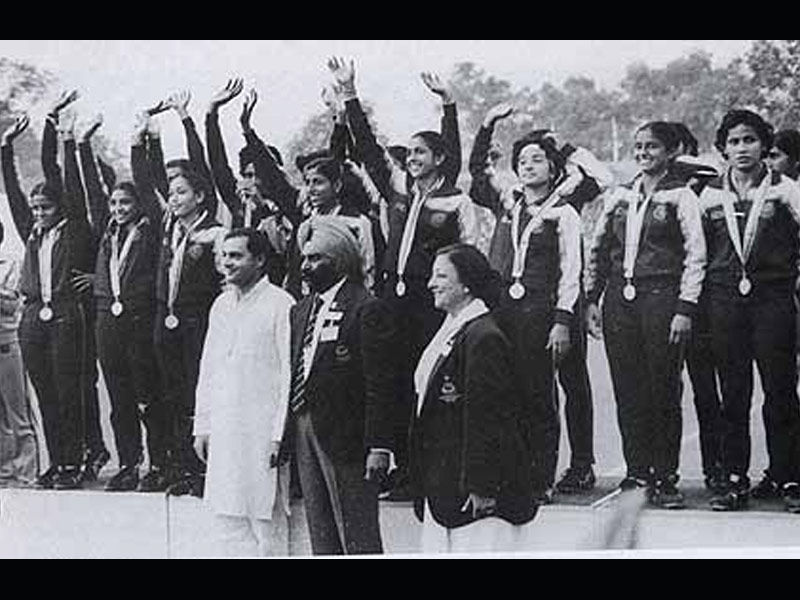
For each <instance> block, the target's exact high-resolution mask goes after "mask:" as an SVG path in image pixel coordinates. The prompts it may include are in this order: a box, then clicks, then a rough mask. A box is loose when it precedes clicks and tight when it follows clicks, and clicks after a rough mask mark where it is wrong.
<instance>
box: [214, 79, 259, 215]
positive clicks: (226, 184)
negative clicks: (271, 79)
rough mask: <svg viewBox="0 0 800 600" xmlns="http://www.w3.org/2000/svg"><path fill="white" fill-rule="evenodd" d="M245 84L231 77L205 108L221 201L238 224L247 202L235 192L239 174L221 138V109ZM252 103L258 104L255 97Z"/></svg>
mask: <svg viewBox="0 0 800 600" xmlns="http://www.w3.org/2000/svg"><path fill="white" fill-rule="evenodd" d="M242 88H243V83H242V80H241V79H230V80H228V84H227V85H226V86H225V87H224V88H223V89H222V90H220V91H219V92H217V93H216V94H214V96H213V97H212V99H211V104H210V105H209V107H208V111H207V112H206V145H207V146H208V158H209V161H210V162H211V175H212V178H213V181H214V185H215V186H216V188H217V190H219V194H220V196H221V197H222V202H223V203H224V204H225V206H227V207H228V210H229V211H230V212H231V216H232V218H233V224H234V226H235V227H239V226H241V225H242V224H243V222H244V206H243V204H242V201H241V199H240V198H239V195H238V194H237V193H236V176H235V175H234V173H233V170H232V169H231V168H230V165H229V164H228V155H227V153H226V152H225V142H224V141H223V139H222V131H221V130H220V127H219V109H220V108H221V107H222V106H224V105H225V104H227V103H228V102H230V101H231V100H233V99H234V98H235V97H236V96H238V95H239V94H240V93H241V91H242ZM253 104H255V100H254V101H253ZM246 106H247V101H246V100H245V107H246ZM251 110H252V108H251Z"/></svg>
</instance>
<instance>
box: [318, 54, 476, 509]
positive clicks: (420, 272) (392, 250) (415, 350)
mask: <svg viewBox="0 0 800 600" xmlns="http://www.w3.org/2000/svg"><path fill="white" fill-rule="evenodd" d="M328 67H329V68H330V69H331V72H332V73H333V75H334V77H335V79H336V81H337V83H338V84H339V85H341V86H342V88H343V98H344V100H345V111H346V113H347V120H348V124H349V125H350V129H351V131H352V133H353V138H354V139H355V145H356V150H357V152H358V155H359V156H360V157H361V158H362V160H363V161H364V167H365V169H366V171H367V172H368V173H369V174H370V177H371V178H372V180H373V182H374V183H375V187H376V188H377V189H378V191H379V192H380V194H381V196H383V199H384V200H385V201H386V212H387V220H388V236H387V238H388V239H387V244H386V254H385V256H384V259H383V264H382V265H380V268H379V269H378V270H377V278H378V282H377V285H378V287H379V289H380V290H381V297H382V298H383V299H384V300H385V301H386V302H388V303H389V306H390V307H391V310H392V313H393V314H394V316H395V319H397V321H396V322H397V327H398V330H399V331H402V332H403V334H404V335H403V336H402V339H400V340H398V351H397V356H398V357H400V358H399V360H400V361H401V364H398V365H397V369H398V386H397V388H398V398H397V411H398V412H397V417H396V427H397V429H396V438H395V439H396V442H395V448H396V449H397V452H396V454H397V460H398V469H399V472H400V475H399V476H398V477H397V480H398V482H399V483H398V487H399V488H402V485H403V482H402V480H403V471H404V470H405V467H406V466H407V455H408V452H407V448H408V434H409V429H410V426H411V420H412V418H413V407H414V385H413V373H414V369H415V368H416V365H417V362H418V361H419V357H420V356H421V355H422V351H423V350H424V349H425V347H426V346H427V345H428V342H430V340H431V338H433V336H434V334H435V333H436V331H437V329H438V328H439V326H440V325H441V323H442V320H443V316H442V313H441V312H439V311H437V310H436V308H435V307H434V304H433V296H432V295H431V292H430V290H429V289H428V288H427V283H428V280H429V279H430V276H431V268H432V265H433V260H434V257H435V255H436V252H437V251H438V250H439V249H440V248H443V247H444V246H448V245H451V244H455V243H458V242H462V243H468V244H474V243H475V242H476V241H477V237H478V236H477V234H478V227H477V220H476V215H475V207H474V205H473V203H472V201H471V200H470V198H469V196H467V195H466V194H464V193H463V192H462V191H461V190H459V189H458V188H456V187H455V186H454V184H455V179H456V177H457V175H458V171H459V169H460V165H461V155H460V143H459V142H458V127H457V124H456V123H457V121H456V115H455V104H454V103H453V102H452V100H451V99H450V94H449V93H448V92H447V90H446V89H445V88H444V87H441V86H440V84H437V83H435V81H434V80H431V79H430V78H428V77H423V79H425V80H426V83H427V84H428V86H429V87H431V89H433V90H434V91H435V92H436V93H437V94H439V95H440V96H442V100H443V103H444V105H445V113H446V116H447V114H448V113H449V114H450V115H451V118H450V119H449V120H448V122H449V123H451V126H449V127H448V128H447V129H446V130H443V132H442V134H439V133H437V132H433V131H421V132H418V133H416V134H414V135H413V136H412V137H411V140H410V142H409V145H408V149H407V150H408V151H407V156H406V167H407V172H406V173H402V172H400V173H398V172H393V170H392V168H391V167H390V165H389V163H387V161H386V153H385V152H384V149H383V148H382V147H381V146H380V145H379V144H378V141H377V139H376V138H375V134H374V133H373V132H372V130H371V128H370V125H369V122H368V120H367V118H366V115H365V113H364V111H363V109H362V107H361V103H360V101H359V99H358V94H357V92H356V86H355V70H354V68H353V65H352V63H350V64H347V63H345V62H344V61H343V60H337V59H331V61H330V62H329V63H328ZM436 90H438V91H436ZM443 124H444V120H443ZM456 149H458V151H457V152H456ZM406 175H407V176H408V178H409V180H410V183H411V185H410V186H408V182H407V180H406ZM404 491H405V490H402V489H399V490H398V493H397V494H395V498H396V499H398V500H399V499H403V495H404V494H403V492H404Z"/></svg>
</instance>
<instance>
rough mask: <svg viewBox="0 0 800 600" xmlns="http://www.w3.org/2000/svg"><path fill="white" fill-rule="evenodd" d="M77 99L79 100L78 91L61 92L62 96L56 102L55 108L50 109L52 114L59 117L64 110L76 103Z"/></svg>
mask: <svg viewBox="0 0 800 600" xmlns="http://www.w3.org/2000/svg"><path fill="white" fill-rule="evenodd" d="M77 99H78V90H70V91H68V92H67V91H65V92H61V95H60V96H59V97H58V100H56V102H55V104H53V107H52V108H51V109H50V114H51V115H57V114H58V113H60V112H61V111H62V110H64V109H65V108H67V106H69V105H70V104H72V103H73V102H75V100H77Z"/></svg>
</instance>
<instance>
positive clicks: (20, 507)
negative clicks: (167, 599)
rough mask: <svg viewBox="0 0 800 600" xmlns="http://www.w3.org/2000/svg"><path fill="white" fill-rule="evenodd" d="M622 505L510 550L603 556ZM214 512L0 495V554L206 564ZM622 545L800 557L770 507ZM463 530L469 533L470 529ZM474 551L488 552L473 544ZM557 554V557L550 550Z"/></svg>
mask: <svg viewBox="0 0 800 600" xmlns="http://www.w3.org/2000/svg"><path fill="white" fill-rule="evenodd" d="M292 512H293V514H292V518H291V522H290V554H291V555H292V556H307V555H310V554H311V551H310V544H309V539H308V531H307V528H306V525H305V515H304V512H303V506H302V502H297V503H296V504H294V505H293V510H292ZM616 512H618V507H617V505H616V500H611V501H610V502H606V503H601V504H600V505H599V506H598V505H595V506H594V507H593V506H591V505H575V504H572V505H567V504H555V505H551V506H546V507H544V508H542V509H541V511H540V513H539V515H538V516H537V518H536V519H535V520H534V521H533V522H532V523H530V524H528V525H526V526H524V527H522V528H520V530H519V531H518V532H517V533H518V535H517V536H516V538H515V539H514V541H513V544H511V545H510V546H505V547H503V550H504V551H505V552H510V553H512V554H513V553H534V554H535V555H538V554H539V553H544V555H553V556H558V555H560V553H563V552H576V551H589V550H598V549H601V548H602V547H603V543H604V542H603V537H604V532H606V531H607V530H608V528H609V526H612V525H610V523H611V522H612V520H613V519H614V518H615V516H616ZM380 518H381V528H382V534H383V541H384V547H385V551H386V554H388V555H394V556H415V555H417V556H418V555H419V553H420V552H421V549H422V526H421V525H420V524H419V523H418V522H417V520H416V519H415V517H414V515H413V512H412V509H411V506H410V504H409V503H382V504H381V515H380ZM209 519H210V515H209V514H208V513H207V511H206V509H205V507H204V505H203V504H202V502H201V501H200V500H198V499H196V498H192V497H181V498H167V497H166V496H164V495H163V494H139V493H104V492H100V491H96V490H81V491H67V492H64V491H62V492H56V491H41V490H21V489H6V490H0V558H202V557H213V556H215V555H217V554H218V552H216V551H215V548H214V547H213V545H212V543H211V538H210V536H209V535H208V532H209V529H210V526H211V525H210V520H209ZM634 521H635V522H634V523H633V528H632V530H631V532H630V535H629V538H630V539H629V543H626V544H624V545H623V546H622V547H635V548H637V549H658V550H662V551H668V550H670V549H681V550H682V552H689V553H691V552H697V551H698V550H701V549H706V550H708V549H718V550H720V551H725V552H728V551H731V550H735V549H740V550H741V551H743V552H744V555H745V556H748V555H751V554H752V555H755V554H756V553H757V551H761V552H763V551H764V550H765V549H767V548H782V549H785V551H788V552H790V553H791V555H795V553H794V551H795V550H796V555H797V556H800V516H797V515H789V514H786V513H777V512H769V511H747V512H741V513H736V514H720V513H713V512H710V511H708V510H698V509H687V510H682V511H665V510H657V509H650V508H646V509H645V510H643V511H642V512H641V513H639V514H638V518H636V517H634ZM469 528H471V529H472V531H470V532H469V533H470V536H473V535H474V536H475V538H476V539H480V538H482V537H483V538H485V537H486V536H491V535H492V534H493V529H494V528H496V524H495V523H494V522H493V520H492V519H486V520H484V521H481V522H478V523H475V524H473V525H470V526H469ZM465 531H467V530H465ZM474 551H475V552H483V551H485V548H481V547H479V546H476V547H475V548H474ZM554 553H555V554H554Z"/></svg>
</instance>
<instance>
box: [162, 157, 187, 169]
mask: <svg viewBox="0 0 800 600" xmlns="http://www.w3.org/2000/svg"><path fill="white" fill-rule="evenodd" d="M164 167H165V168H167V169H179V170H180V171H186V170H187V169H193V168H194V167H193V166H192V161H190V160H189V159H188V158H171V159H169V160H168V161H167V162H165V163H164Z"/></svg>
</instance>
